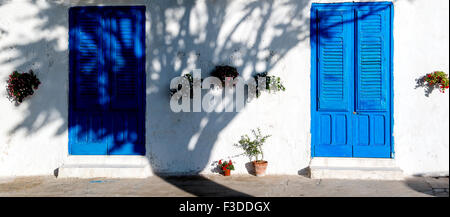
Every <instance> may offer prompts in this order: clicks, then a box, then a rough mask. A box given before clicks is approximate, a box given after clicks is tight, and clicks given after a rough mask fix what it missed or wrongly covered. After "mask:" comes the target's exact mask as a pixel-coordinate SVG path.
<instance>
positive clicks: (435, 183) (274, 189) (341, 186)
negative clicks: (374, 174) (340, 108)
mask: <svg viewBox="0 0 450 217" xmlns="http://www.w3.org/2000/svg"><path fill="white" fill-rule="evenodd" d="M448 189H449V180H448V177H444V178H428V177H412V178H408V179H405V180H404V181H375V180H331V179H324V180H313V179H309V178H307V177H304V176H266V177H255V176H251V175H234V176H231V177H223V176H219V175H208V176H183V177H158V176H153V177H150V178H147V179H107V178H96V179H62V178H55V177H53V176H38V177H17V178H0V196H2V197H11V196H14V197H15V196H33V197H34V196H44V197H48V196H50V197H54V196H81V197H86V196H87V197H91V196H102V197H103V196H151V197H152V196H158V197H179V196H188V197H190V196H244V197H245V196H256V197H265V196H267V197H304V196H306V197H360V196H362V197H384V196H386V197H429V196H441V197H448V196H449V193H448Z"/></svg>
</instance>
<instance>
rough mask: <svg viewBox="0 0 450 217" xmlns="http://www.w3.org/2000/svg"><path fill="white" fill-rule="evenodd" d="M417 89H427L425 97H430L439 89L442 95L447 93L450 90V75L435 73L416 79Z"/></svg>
mask: <svg viewBox="0 0 450 217" xmlns="http://www.w3.org/2000/svg"><path fill="white" fill-rule="evenodd" d="M416 82H417V84H416V88H418V87H425V96H429V95H430V94H431V93H432V92H433V90H434V89H435V88H439V91H440V92H441V93H445V90H446V89H448V86H449V80H448V75H447V74H445V72H442V71H435V72H432V73H428V74H426V75H425V76H423V77H421V78H419V79H416Z"/></svg>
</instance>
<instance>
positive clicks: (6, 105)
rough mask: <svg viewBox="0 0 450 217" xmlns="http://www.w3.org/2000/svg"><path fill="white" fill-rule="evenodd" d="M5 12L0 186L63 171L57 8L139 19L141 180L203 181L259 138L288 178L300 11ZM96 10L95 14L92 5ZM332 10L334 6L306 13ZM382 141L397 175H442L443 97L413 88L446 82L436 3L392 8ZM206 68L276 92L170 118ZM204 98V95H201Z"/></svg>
mask: <svg viewBox="0 0 450 217" xmlns="http://www.w3.org/2000/svg"><path fill="white" fill-rule="evenodd" d="M93 2H94V1H87V0H86V1H71V2H70V3H69V2H68V1H36V3H31V2H30V1H7V0H0V14H1V16H0V87H5V88H4V89H3V90H1V93H2V94H1V96H2V97H0V121H1V124H0V176H14V175H16V176H17V175H44V174H45V175H48V174H52V173H53V171H54V170H55V169H56V168H58V167H59V166H61V164H62V163H64V161H65V160H66V159H67V156H68V151H67V149H68V148H67V143H68V139H67V138H68V130H67V124H68V111H67V110H68V29H67V28H68V8H69V7H70V6H74V5H97V4H101V5H121V4H125V5H129V4H130V2H134V3H135V4H139V5H141V4H145V5H146V7H147V11H146V16H147V26H146V27H147V29H146V43H147V48H146V53H147V63H146V65H147V66H146V72H147V81H146V82H147V92H146V93H147V108H146V112H147V122H146V150H147V159H148V161H149V163H150V165H151V166H152V170H153V171H156V172H163V173H178V172H187V173H192V172H203V173H211V170H212V168H213V167H214V166H215V164H214V165H212V164H213V162H214V161H217V160H218V159H221V158H222V159H228V158H229V157H231V159H232V160H233V161H234V162H235V165H236V171H235V173H247V170H246V168H245V166H244V164H245V163H246V162H248V159H247V158H246V157H244V156H238V157H236V155H238V154H240V153H241V151H240V150H239V149H237V148H236V147H234V146H233V144H234V143H236V142H237V141H238V140H239V138H240V136H241V135H242V134H244V133H250V129H252V128H256V127H260V128H261V130H262V131H263V132H264V133H269V134H271V135H272V137H271V138H270V139H269V140H268V143H267V145H266V146H265V157H266V160H268V161H269V168H268V171H267V172H268V173H269V174H297V173H298V172H299V171H300V170H302V169H303V168H305V167H307V166H308V165H309V161H310V159H311V157H310V156H311V154H310V44H309V43H310V41H309V11H310V7H311V2H310V1H306V0H305V1H300V0H298V1H297V0H291V1H288V0H286V1H274V2H272V1H248V0H235V1H197V2H194V1H184V3H182V1H95V3H93ZM98 2H101V3H98ZM314 2H337V1H314ZM394 5H395V18H394V44H395V48H394V121H395V123H394V136H395V137H394V139H395V152H396V160H397V162H398V164H399V166H400V167H401V168H402V169H403V170H404V171H405V173H406V174H409V175H422V174H425V175H430V174H432V175H434V174H438V175H448V171H449V169H448V165H449V137H448V130H449V129H448V128H449V124H448V123H449V115H448V113H449V97H448V93H445V94H441V93H439V92H438V91H435V92H434V93H433V94H431V95H430V96H429V97H426V96H425V94H424V89H423V88H417V89H415V86H416V81H415V79H417V78H419V77H420V76H423V75H425V74H426V73H428V72H430V71H434V70H443V71H445V72H446V73H448V72H449V64H448V57H449V56H448V53H449V46H448V41H449V32H448V17H449V8H448V1H446V0H435V1H433V3H430V2H429V1H425V0H403V1H401V0H399V1H395V2H394ZM217 64H230V65H234V66H236V67H237V68H238V71H239V72H240V73H241V75H243V77H244V78H249V77H250V75H251V74H252V73H255V72H263V71H266V70H268V71H269V72H270V73H271V74H273V75H277V76H280V77H281V78H282V80H283V81H284V85H285V86H286V92H281V93H277V94H273V95H269V94H263V96H262V97H260V98H259V99H257V100H255V101H253V102H251V103H248V104H247V105H246V107H245V109H244V111H242V112H240V113H205V112H200V113H173V112H171V111H170V107H169V97H168V89H169V83H170V80H171V79H172V78H173V77H175V76H179V75H180V74H183V73H189V72H191V71H192V70H193V69H195V68H200V69H201V70H202V74H203V76H207V75H208V74H209V72H210V70H211V69H212V68H213V67H214V66H215V65H217ZM30 68H31V69H33V70H35V71H36V72H37V74H38V76H39V78H40V79H41V81H42V86H41V87H40V88H39V90H38V91H37V92H36V94H35V95H34V96H33V97H31V98H29V99H27V100H26V101H25V102H24V103H22V104H21V105H20V106H15V105H14V104H13V103H11V102H9V101H8V100H7V99H6V91H5V89H6V80H7V77H8V75H9V73H11V72H12V71H13V70H19V71H27V70H29V69H30ZM203 93H205V92H203Z"/></svg>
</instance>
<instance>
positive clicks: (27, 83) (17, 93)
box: [7, 70, 41, 104]
mask: <svg viewBox="0 0 450 217" xmlns="http://www.w3.org/2000/svg"><path fill="white" fill-rule="evenodd" d="M7 83H8V86H7V89H8V95H9V98H10V100H11V101H15V102H16V103H18V104H20V103H22V101H23V100H24V99H25V98H26V97H28V96H31V95H33V94H34V91H35V90H37V89H38V87H39V85H40V84H41V82H40V81H39V79H38V78H37V76H36V74H34V72H33V71H32V70H30V71H29V72H28V73H27V72H24V73H19V72H17V71H14V72H13V73H12V74H11V75H9V79H8V81H7Z"/></svg>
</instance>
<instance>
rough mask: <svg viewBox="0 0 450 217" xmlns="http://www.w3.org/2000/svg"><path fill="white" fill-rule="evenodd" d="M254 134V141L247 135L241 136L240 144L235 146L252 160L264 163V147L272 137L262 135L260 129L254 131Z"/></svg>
mask: <svg viewBox="0 0 450 217" xmlns="http://www.w3.org/2000/svg"><path fill="white" fill-rule="evenodd" d="M252 134H253V136H254V138H253V139H251V138H250V137H249V136H248V135H247V134H245V135H243V136H241V139H240V140H239V144H235V146H237V147H240V148H242V149H243V150H244V152H245V154H246V155H247V156H248V157H249V158H250V160H252V159H253V158H255V160H256V161H263V159H264V152H263V150H262V146H263V145H264V143H265V142H266V140H267V138H269V137H270V136H271V135H265V136H264V135H262V134H261V130H260V129H259V128H257V129H256V130H252ZM259 156H261V158H259Z"/></svg>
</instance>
